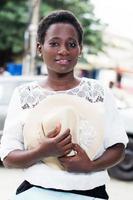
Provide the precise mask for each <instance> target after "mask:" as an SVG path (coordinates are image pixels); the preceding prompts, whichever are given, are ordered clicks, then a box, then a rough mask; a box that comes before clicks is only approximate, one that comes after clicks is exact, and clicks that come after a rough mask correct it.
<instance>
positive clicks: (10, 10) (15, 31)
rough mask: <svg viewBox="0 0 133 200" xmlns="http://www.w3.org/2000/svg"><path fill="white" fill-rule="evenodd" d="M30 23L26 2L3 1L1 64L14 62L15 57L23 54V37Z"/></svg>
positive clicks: (0, 26)
mask: <svg viewBox="0 0 133 200" xmlns="http://www.w3.org/2000/svg"><path fill="white" fill-rule="evenodd" d="M27 21H28V6H27V3H26V1H23V0H19V3H18V1H17V0H14V1H8V0H5V1H4V0H3V1H2V2H1V6H0V38H1V42H0V62H1V64H3V63H4V62H7V61H10V60H12V57H13V55H15V54H18V53H21V52H23V37H24V31H25V28H26V25H27Z"/></svg>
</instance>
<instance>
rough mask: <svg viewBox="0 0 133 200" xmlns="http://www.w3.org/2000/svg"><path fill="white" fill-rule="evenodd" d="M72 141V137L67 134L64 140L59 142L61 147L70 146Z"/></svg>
mask: <svg viewBox="0 0 133 200" xmlns="http://www.w3.org/2000/svg"><path fill="white" fill-rule="evenodd" d="M71 141H72V136H71V135H70V134H69V135H68V136H67V137H66V138H65V139H64V140H62V141H61V142H60V144H61V146H65V145H67V144H70V143H71Z"/></svg>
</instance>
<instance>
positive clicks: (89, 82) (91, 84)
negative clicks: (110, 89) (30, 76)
mask: <svg viewBox="0 0 133 200" xmlns="http://www.w3.org/2000/svg"><path fill="white" fill-rule="evenodd" d="M82 83H83V85H84V86H86V89H87V91H88V93H89V96H91V98H92V102H99V101H101V102H103V101H104V96H105V88H104V86H103V84H102V83H101V82H100V81H99V80H96V79H90V78H84V77H83V78H82Z"/></svg>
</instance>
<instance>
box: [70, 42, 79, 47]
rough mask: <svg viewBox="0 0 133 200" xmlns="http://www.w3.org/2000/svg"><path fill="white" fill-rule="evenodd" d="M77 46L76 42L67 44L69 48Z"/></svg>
mask: <svg viewBox="0 0 133 200" xmlns="http://www.w3.org/2000/svg"><path fill="white" fill-rule="evenodd" d="M76 46H77V43H76V42H69V47H70V48H75V47H76Z"/></svg>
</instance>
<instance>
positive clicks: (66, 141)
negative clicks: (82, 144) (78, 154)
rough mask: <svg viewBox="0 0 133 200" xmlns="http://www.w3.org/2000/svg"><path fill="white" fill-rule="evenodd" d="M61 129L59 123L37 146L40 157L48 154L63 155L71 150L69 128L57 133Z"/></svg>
mask: <svg viewBox="0 0 133 200" xmlns="http://www.w3.org/2000/svg"><path fill="white" fill-rule="evenodd" d="M60 131H61V124H58V125H57V126H56V128H55V129H54V130H53V131H51V132H49V133H48V135H47V137H45V138H44V141H43V142H41V144H40V145H39V147H38V153H39V155H40V157H48V156H56V157H59V156H65V155H67V154H68V153H70V152H71V150H72V146H73V145H72V142H71V134H70V129H66V130H65V132H64V133H61V134H59V133H60Z"/></svg>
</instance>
